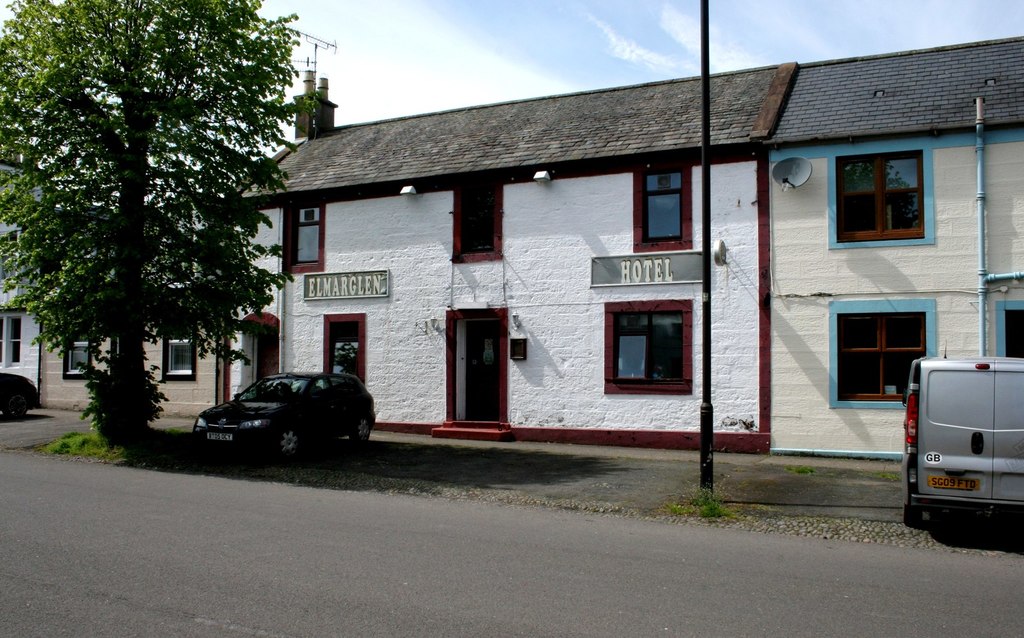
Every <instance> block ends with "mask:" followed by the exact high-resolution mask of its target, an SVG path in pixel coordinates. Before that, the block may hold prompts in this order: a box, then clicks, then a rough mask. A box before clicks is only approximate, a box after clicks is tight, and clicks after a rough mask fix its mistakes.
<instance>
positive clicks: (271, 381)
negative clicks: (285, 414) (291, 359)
mask: <svg viewBox="0 0 1024 638" xmlns="http://www.w3.org/2000/svg"><path fill="white" fill-rule="evenodd" d="M307 384H309V379H300V378H296V377H278V378H267V379H260V380H259V381H257V382H256V383H254V384H252V385H251V386H249V387H248V388H246V389H245V391H244V392H242V394H240V395H238V400H239V401H249V402H252V403H283V402H287V401H291V400H292V399H293V398H295V397H298V396H299V395H301V394H302V393H303V392H304V391H305V389H306V385H307Z"/></svg>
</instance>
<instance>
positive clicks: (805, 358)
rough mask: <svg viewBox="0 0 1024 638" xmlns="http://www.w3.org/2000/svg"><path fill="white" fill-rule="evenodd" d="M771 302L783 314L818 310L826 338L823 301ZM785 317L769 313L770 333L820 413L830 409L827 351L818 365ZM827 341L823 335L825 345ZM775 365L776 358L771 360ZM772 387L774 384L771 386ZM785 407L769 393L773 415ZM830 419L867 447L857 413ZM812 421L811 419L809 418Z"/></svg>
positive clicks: (866, 434)
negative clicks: (783, 348)
mask: <svg viewBox="0 0 1024 638" xmlns="http://www.w3.org/2000/svg"><path fill="white" fill-rule="evenodd" d="M772 302H773V303H775V304H778V305H779V306H781V307H782V308H785V310H786V314H788V313H790V312H792V311H793V309H794V308H795V307H799V308H800V309H801V310H806V309H807V308H808V307H809V308H810V309H812V310H815V311H817V314H818V315H819V316H818V322H819V325H821V326H823V329H824V331H825V333H826V335H827V332H828V300H827V299H823V298H786V299H778V298H776V299H773V300H772ZM786 314H784V313H782V312H774V313H773V314H772V331H773V332H774V333H775V336H776V338H777V339H778V340H779V341H780V342H781V343H782V345H783V346H784V347H785V349H786V351H787V352H789V353H790V355H791V357H792V359H793V361H794V362H795V363H796V365H797V366H798V367H799V368H800V371H801V372H802V374H803V376H804V378H805V379H806V380H807V384H806V389H807V391H808V394H811V393H813V394H815V398H816V400H817V401H819V402H820V406H821V409H822V410H830V409H829V398H828V394H829V393H828V390H829V368H828V356H829V355H828V352H827V349H826V352H825V353H824V354H825V362H824V364H823V363H822V362H821V359H820V357H819V353H818V352H815V351H814V350H813V349H812V348H811V346H810V345H809V344H808V343H807V341H806V340H805V339H804V338H803V337H801V336H800V334H799V333H798V331H797V330H796V329H794V328H793V325H792V324H791V323H789V322H788V321H786ZM827 343H828V338H827V336H826V344H827ZM774 361H775V362H776V364H777V362H778V359H777V358H776V359H774ZM773 386H774V383H773ZM785 410H786V407H785V406H784V405H780V401H779V394H777V393H776V392H775V391H774V388H773V392H772V411H773V412H775V413H778V412H785ZM830 412H831V416H832V417H834V418H836V419H838V420H839V421H840V422H841V423H842V424H843V425H844V426H846V428H847V429H848V430H849V431H850V432H851V433H852V434H853V435H854V436H856V437H857V440H858V441H861V442H862V443H865V444H867V443H868V442H870V440H871V436H870V434H869V432H868V427H867V425H866V424H865V422H864V419H863V418H861V416H860V411H859V410H853V409H849V410H830ZM775 418H777V417H773V422H775V423H776V424H778V421H776V420H775ZM812 418H813V417H812Z"/></svg>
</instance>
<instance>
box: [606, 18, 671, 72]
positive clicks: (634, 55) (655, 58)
mask: <svg viewBox="0 0 1024 638" xmlns="http://www.w3.org/2000/svg"><path fill="white" fill-rule="evenodd" d="M587 19H588V20H590V22H592V23H593V24H594V25H595V26H596V27H597V28H599V29H601V31H602V32H604V35H605V38H606V39H607V40H608V44H609V45H610V46H611V54H612V56H614V57H616V58H618V59H620V60H625V61H626V62H631V63H633V64H641V65H643V66H645V67H647V68H648V69H650V70H652V71H657V72H659V73H671V72H673V71H675V70H677V69H678V68H679V67H680V66H681V65H680V63H679V61H678V60H675V59H673V58H671V57H669V56H667V55H662V54H660V53H657V52H655V51H651V50H650V49H646V48H644V47H642V46H640V45H639V44H637V43H636V42H634V41H632V40H629V39H627V38H624V37H622V36H621V35H619V34H618V33H616V31H615V30H614V29H612V28H611V27H610V26H608V24H606V23H604V22H602V21H601V20H598V19H597V18H595V17H594V16H592V15H589V14H588V15H587Z"/></svg>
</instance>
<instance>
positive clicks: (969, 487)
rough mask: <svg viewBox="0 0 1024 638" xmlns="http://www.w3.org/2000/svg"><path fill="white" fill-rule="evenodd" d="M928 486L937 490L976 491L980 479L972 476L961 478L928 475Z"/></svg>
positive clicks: (979, 485) (978, 487) (979, 486)
mask: <svg viewBox="0 0 1024 638" xmlns="http://www.w3.org/2000/svg"><path fill="white" fill-rule="evenodd" d="M928 487H934V488H936V489H939V490H963V491H966V492H976V491H977V490H979V489H980V488H981V481H979V480H978V479H972V478H961V477H959V476H935V475H930V476H929V477H928Z"/></svg>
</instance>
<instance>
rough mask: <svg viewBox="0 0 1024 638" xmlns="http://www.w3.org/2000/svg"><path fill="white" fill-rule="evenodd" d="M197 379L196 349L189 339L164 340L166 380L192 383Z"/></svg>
mask: <svg viewBox="0 0 1024 638" xmlns="http://www.w3.org/2000/svg"><path fill="white" fill-rule="evenodd" d="M195 378H196V349H195V346H194V345H193V344H192V341H191V340H188V339H164V379H165V380H179V381H191V380H195Z"/></svg>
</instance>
